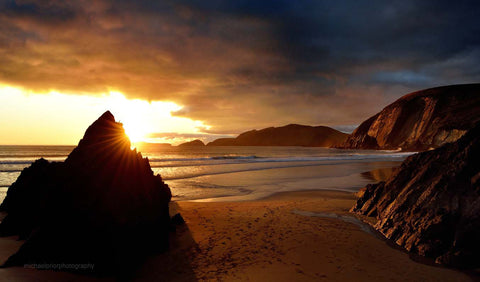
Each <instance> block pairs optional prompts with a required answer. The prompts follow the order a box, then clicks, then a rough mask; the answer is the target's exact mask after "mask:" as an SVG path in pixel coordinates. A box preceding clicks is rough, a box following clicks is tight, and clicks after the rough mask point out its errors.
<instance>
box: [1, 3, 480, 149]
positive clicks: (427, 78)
mask: <svg viewBox="0 0 480 282" xmlns="http://www.w3.org/2000/svg"><path fill="white" fill-rule="evenodd" d="M479 80H480V2H478V1H408V0H403V1H356V0H354V1H195V0H192V1H102V0H100V1H82V0H77V1H55V0H52V1H5V0H0V144H76V143H77V142H78V140H79V138H81V136H82V135H83V132H84V131H85V129H86V127H87V126H88V125H89V124H90V123H92V122H93V121H94V120H95V119H96V118H97V117H98V116H100V115H101V114H102V113H103V112H104V111H105V110H111V111H112V113H113V114H114V115H115V116H116V118H117V120H120V121H121V122H123V123H124V124H125V127H126V129H127V131H129V132H130V134H131V137H132V138H133V139H145V137H148V140H149V141H157V142H172V143H178V142H181V141H185V140H188V139H192V138H202V139H203V140H212V139H214V138H217V137H223V136H227V135H232V134H238V133H240V132H242V131H246V130H250V129H253V128H257V129H259V128H264V127H267V126H282V125H285V124H289V123H300V124H309V125H327V126H332V127H335V128H338V129H342V130H350V131H351V130H352V129H353V128H355V126H356V125H358V124H359V123H360V122H362V121H363V120H364V119H365V118H368V117H369V116H371V115H373V114H375V113H376V112H378V111H379V110H381V109H382V108H383V107H384V106H386V105H387V104H389V103H390V102H393V101H394V100H396V99H397V98H399V97H401V96H402V95H403V94H406V93H408V92H411V91H415V90H421V89H424V88H428V87H433V86H440V85H448V84H458V83H472V82H479Z"/></svg>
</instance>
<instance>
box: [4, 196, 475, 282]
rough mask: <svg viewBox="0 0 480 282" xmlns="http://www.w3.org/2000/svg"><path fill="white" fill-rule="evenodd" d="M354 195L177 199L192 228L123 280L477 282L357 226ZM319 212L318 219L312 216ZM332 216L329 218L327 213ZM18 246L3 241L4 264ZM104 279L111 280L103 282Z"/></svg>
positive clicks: (15, 272)
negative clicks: (411, 255) (352, 211)
mask: <svg viewBox="0 0 480 282" xmlns="http://www.w3.org/2000/svg"><path fill="white" fill-rule="evenodd" d="M354 201H355V197H354V195H353V194H352V193H347V192H338V191H337V192H333V191H304V192H288V193H279V194H276V195H274V196H271V197H268V198H265V199H261V200H257V201H248V202H247V201H244V202H212V203H205V202H173V203H172V211H173V212H175V211H178V212H180V213H181V214H182V216H183V218H184V219H185V221H186V224H184V225H180V226H178V227H177V230H176V231H175V233H172V236H171V237H172V238H171V247H170V250H169V251H168V252H166V253H164V254H161V255H156V256H153V257H150V258H148V259H147V261H146V262H145V263H144V264H143V265H142V267H141V268H140V269H138V270H136V271H134V272H132V273H131V274H130V275H129V276H123V277H122V278H124V279H127V280H134V281H151V280H156V281H198V280H200V281H205V280H209V281H210V280H214V281H215V280H219V281H372V280H373V281H472V280H473V279H472V277H469V276H468V275H466V274H464V273H461V272H458V271H456V270H451V269H447V268H442V267H437V266H430V265H426V264H421V263H418V262H415V261H414V260H412V259H410V258H409V256H408V254H406V253H404V252H402V251H401V250H398V249H395V248H392V247H390V246H389V245H388V244H387V242H386V241H383V240H382V239H380V238H378V237H376V236H375V235H372V234H371V233H368V232H365V230H362V227H361V226H359V225H358V224H356V223H352V222H348V220H347V221H345V220H342V219H341V218H340V219H339V218H336V217H335V216H331V215H332V214H335V215H340V216H344V217H345V216H346V217H351V216H352V215H351V214H349V213H348V210H349V208H350V207H351V206H352V205H353V203H354ZM307 215H317V216H307ZM325 215H330V216H325ZM18 246H19V242H18V241H15V240H14V239H13V238H12V237H9V238H2V239H1V240H0V249H1V250H2V252H1V253H0V255H1V258H0V259H2V260H4V259H6V257H7V256H8V253H9V252H14V251H15V248H16V247H18ZM85 278H87V279H86V280H96V279H95V278H93V277H85V276H81V275H75V274H70V273H65V272H55V271H41V270H35V269H24V268H21V267H15V268H6V269H0V279H2V280H3V279H8V280H11V281H13V280H17V281H49V280H70V281H77V280H84V279H85ZM101 280H105V279H101Z"/></svg>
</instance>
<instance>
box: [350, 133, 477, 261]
mask: <svg viewBox="0 0 480 282" xmlns="http://www.w3.org/2000/svg"><path fill="white" fill-rule="evenodd" d="M478 156H480V124H478V125H477V126H475V127H474V128H473V129H471V130H470V131H468V133H467V134H465V135H464V136H463V137H462V138H460V139H459V140H457V141H456V142H454V143H450V144H445V145H444V146H442V147H440V148H438V149H435V150H432V151H426V152H422V153H418V154H415V155H412V156H410V157H408V158H407V159H406V160H405V161H404V162H403V163H402V165H401V167H400V169H398V170H397V171H396V172H395V173H394V174H393V175H392V176H391V177H390V178H389V179H388V180H387V181H386V182H380V183H378V184H370V185H368V186H367V187H366V189H365V190H364V191H363V195H361V197H360V198H359V199H358V201H357V203H356V205H355V206H354V207H353V208H352V210H351V211H352V212H355V213H358V214H362V215H367V216H375V217H377V218H378V221H377V223H376V224H375V225H374V228H375V229H377V230H378V231H380V232H381V233H382V234H383V235H385V237H387V238H389V239H391V240H392V241H394V242H395V243H396V244H398V245H400V246H402V247H404V248H405V249H407V250H408V251H410V252H413V253H417V254H420V255H422V256H426V257H430V258H434V259H435V260H436V262H438V263H443V264H448V265H452V266H456V267H479V266H480V241H479V240H478V239H479V238H480V158H479V157H478Z"/></svg>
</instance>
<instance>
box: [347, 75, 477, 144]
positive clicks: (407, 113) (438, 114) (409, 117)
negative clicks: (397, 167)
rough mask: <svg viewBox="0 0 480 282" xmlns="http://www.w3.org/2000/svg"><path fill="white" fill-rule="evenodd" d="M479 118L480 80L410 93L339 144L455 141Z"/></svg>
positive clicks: (363, 124) (438, 142) (370, 119)
mask: <svg viewBox="0 0 480 282" xmlns="http://www.w3.org/2000/svg"><path fill="white" fill-rule="evenodd" d="M478 121H480V84H464V85H451V86H444V87H437V88H431V89H426V90H422V91H418V92H414V93H410V94H407V95H405V96H403V97H401V98H400V99H398V100H397V101H395V102H394V103H392V104H390V105H388V106H387V107H385V108H384V109H383V110H382V111H381V112H379V113H377V114H376V115H374V116H372V117H370V118H369V119H367V120H366V121H364V122H363V123H362V124H360V126H359V127H358V128H357V129H355V131H354V132H353V133H352V134H351V135H350V136H349V137H348V138H347V140H346V141H345V143H344V144H343V145H341V146H339V147H340V148H352V149H388V150H392V149H393V150H396V149H399V148H401V149H403V150H409V151H423V150H427V149H431V148H438V147H440V146H442V145H443V144H445V143H449V142H453V141H456V140H457V139H458V138H460V137H461V136H462V135H463V134H464V133H465V132H467V131H468V130H469V129H470V128H472V127H473V125H475V124H476V123H477V122H478Z"/></svg>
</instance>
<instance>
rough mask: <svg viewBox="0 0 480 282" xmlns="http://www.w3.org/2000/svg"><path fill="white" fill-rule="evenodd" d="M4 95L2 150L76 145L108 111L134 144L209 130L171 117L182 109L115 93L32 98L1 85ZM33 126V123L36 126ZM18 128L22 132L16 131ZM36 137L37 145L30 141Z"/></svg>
mask: <svg viewBox="0 0 480 282" xmlns="http://www.w3.org/2000/svg"><path fill="white" fill-rule="evenodd" d="M0 92H1V93H2V95H0V104H1V105H2V106H4V110H3V111H1V112H0V120H1V122H2V126H1V128H0V141H1V142H2V144H71V145H73V144H76V142H78V138H80V137H81V134H82V132H81V129H82V128H85V127H87V126H88V124H89V123H91V122H92V121H93V120H95V119H96V118H97V117H98V116H99V115H100V114H101V113H103V112H105V111H106V110H110V111H111V112H112V113H113V114H114V115H115V117H116V119H117V121H118V122H121V123H123V126H124V128H125V132H126V134H127V135H128V136H129V138H130V141H131V142H133V143H135V142H139V141H147V142H165V139H164V138H163V139H162V138H152V137H151V136H155V134H157V135H159V134H169V133H172V132H175V133H190V134H192V133H198V132H200V131H201V130H202V129H204V128H209V126H208V125H205V124H204V123H203V121H199V120H192V119H189V118H185V117H176V116H173V115H172V112H175V111H178V110H180V109H182V108H183V106H181V105H178V104H176V103H174V102H171V101H150V102H148V101H145V100H141V99H128V98H127V97H125V95H124V94H123V93H120V92H117V91H110V92H108V93H103V94H98V95H96V96H92V95H73V94H64V93H59V92H56V91H50V92H48V93H34V92H32V91H27V90H25V89H23V88H17V87H12V86H9V85H0ZM49 109H55V110H54V111H52V110H49ZM13 115H15V116H18V118H17V119H16V121H15V124H13V123H10V122H9V120H10V117H11V116H13ZM59 117H61V118H59ZM33 120H35V123H32V121H33ZM18 127H20V128H22V129H23V130H21V131H19V130H17V128H18ZM33 136H34V139H32V138H31V137H33ZM168 141H169V142H172V141H171V140H168ZM182 141H183V140H178V141H174V142H173V143H178V142H182Z"/></svg>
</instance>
